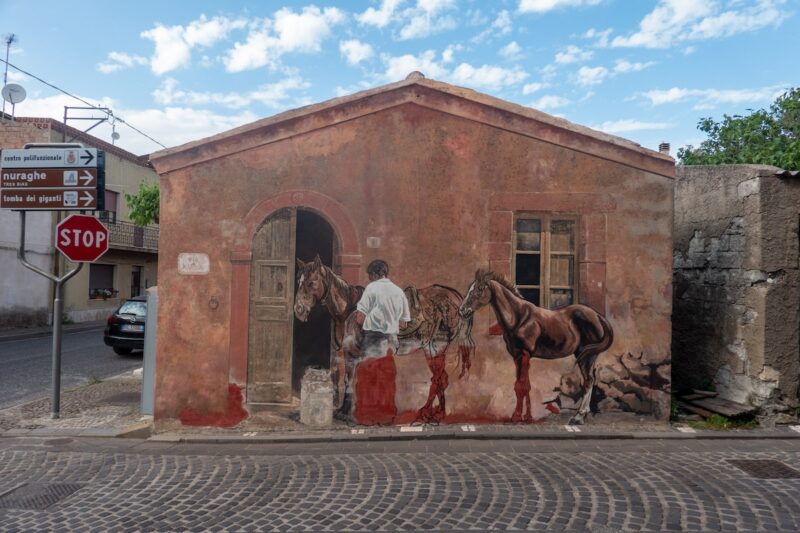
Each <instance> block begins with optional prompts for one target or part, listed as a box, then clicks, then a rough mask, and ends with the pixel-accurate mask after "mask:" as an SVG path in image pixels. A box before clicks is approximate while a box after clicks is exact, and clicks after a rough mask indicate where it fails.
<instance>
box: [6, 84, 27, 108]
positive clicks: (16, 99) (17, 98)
mask: <svg viewBox="0 0 800 533" xmlns="http://www.w3.org/2000/svg"><path fill="white" fill-rule="evenodd" d="M2 95H3V100H5V101H6V102H8V103H10V104H13V105H16V104H18V103H20V102H22V101H23V100H25V97H26V96H27V93H26V92H25V88H24V87H22V85H19V84H17V83H9V84H8V85H6V86H5V87H3V91H2Z"/></svg>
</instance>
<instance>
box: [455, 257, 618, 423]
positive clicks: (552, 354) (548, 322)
mask: <svg viewBox="0 0 800 533" xmlns="http://www.w3.org/2000/svg"><path fill="white" fill-rule="evenodd" d="M485 305H491V306H492V309H493V310H494V314H495V316H496V317H497V323H498V324H499V325H500V327H501V329H502V330H503V339H504V340H505V343H506V349H507V350H508V353H509V354H511V357H513V358H514V363H515V364H516V367H517V378H516V383H515V384H514V392H515V393H516V396H517V405H516V408H515V409H514V414H513V415H512V417H511V421H512V422H520V421H526V422H527V421H531V420H532V417H531V396H530V392H531V383H530V376H529V375H528V371H529V369H530V359H531V357H533V358H538V359H560V358H563V357H569V356H571V355H574V356H575V362H576V364H577V365H578V367H579V368H580V370H581V374H582V375H583V383H584V389H585V393H584V395H583V399H582V400H581V403H580V406H579V407H578V412H577V413H576V414H575V416H574V417H572V419H571V420H570V424H583V423H584V422H585V421H586V415H588V414H589V407H590V402H591V396H592V389H593V388H594V382H595V368H594V364H595V361H596V360H597V357H598V355H600V354H601V353H602V352H604V351H605V350H608V348H609V347H611V344H612V343H613V342H614V332H613V330H612V329H611V325H610V324H609V323H608V321H607V320H606V319H605V317H603V315H601V314H600V313H598V312H597V311H595V310H594V309H592V308H591V307H588V306H585V305H580V304H575V305H568V306H566V307H563V308H561V309H556V310H553V311H551V310H549V309H543V308H541V307H538V306H536V305H533V304H532V303H530V302H528V301H526V300H525V299H523V298H522V295H521V294H520V293H519V291H518V290H517V289H516V287H514V285H512V284H511V282H509V281H508V280H506V279H505V278H504V277H503V276H501V275H498V274H495V273H494V272H491V271H488V270H478V271H477V272H476V273H475V280H474V281H473V282H472V285H470V287H469V290H468V291H467V296H466V298H464V303H463V304H462V305H461V308H460V309H459V314H460V315H461V316H462V318H464V319H469V318H472V316H473V314H474V313H475V311H476V310H478V309H480V308H481V307H483V306H485ZM523 404H524V406H525V414H524V415H523V413H522V408H523Z"/></svg>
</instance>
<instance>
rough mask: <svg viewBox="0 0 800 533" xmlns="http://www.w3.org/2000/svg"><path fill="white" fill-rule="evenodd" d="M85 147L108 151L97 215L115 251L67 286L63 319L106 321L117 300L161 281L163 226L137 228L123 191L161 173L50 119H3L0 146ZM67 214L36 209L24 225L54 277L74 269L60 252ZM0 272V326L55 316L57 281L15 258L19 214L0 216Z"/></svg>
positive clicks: (30, 252) (33, 256)
mask: <svg viewBox="0 0 800 533" xmlns="http://www.w3.org/2000/svg"><path fill="white" fill-rule="evenodd" d="M63 141H70V142H80V143H82V144H83V145H84V146H89V147H94V148H97V149H100V150H104V151H105V153H106V194H105V204H106V208H105V210H104V211H98V212H96V215H97V216H98V217H100V219H101V220H102V221H103V222H104V224H105V225H106V226H107V227H108V229H109V232H110V241H109V244H110V249H109V251H108V253H106V254H105V255H104V256H103V257H102V258H101V259H100V260H99V261H97V263H94V264H90V265H87V267H85V268H84V269H83V270H82V271H81V272H80V273H79V274H78V275H77V276H76V277H74V278H72V279H71V280H70V281H69V282H68V283H67V284H66V285H65V286H64V317H62V320H66V321H72V322H84V321H91V320H100V319H103V318H105V317H107V316H108V315H109V314H110V313H111V312H112V311H113V310H114V309H116V307H117V306H118V305H119V302H120V301H121V300H122V299H124V298H128V297H130V296H132V295H133V296H135V295H140V294H144V290H145V289H146V288H147V287H149V286H152V285H155V284H156V277H157V264H158V227H157V226H151V227H147V228H140V227H136V226H135V225H134V224H133V223H132V222H131V221H130V218H129V217H128V207H127V204H126V202H125V199H124V194H125V193H129V194H135V193H136V192H138V189H139V184H140V183H156V182H157V179H158V178H157V175H156V174H155V172H154V170H153V168H152V167H151V166H150V164H149V163H148V161H147V158H146V157H144V158H142V157H138V156H136V155H134V154H132V153H130V152H127V151H125V150H122V149H121V148H119V147H117V146H114V145H112V144H110V143H106V142H104V141H102V140H101V139H98V138H96V137H94V136H92V135H89V134H86V133H83V132H81V131H80V130H77V129H75V128H72V127H69V126H64V124H62V123H61V122H58V121H56V120H53V119H49V118H33V117H17V118H16V120H13V121H12V120H10V117H3V118H0V149H3V148H22V147H24V146H25V144H27V143H58V142H63ZM67 215H68V213H66V212H57V211H54V212H30V213H28V215H27V223H26V255H27V257H28V259H29V260H30V261H31V262H32V263H34V264H36V265H37V266H39V267H40V268H43V269H44V270H47V271H48V272H52V273H54V274H57V275H60V274H63V273H64V272H66V271H68V270H71V269H72V268H74V266H75V265H72V264H70V263H68V261H66V259H64V258H63V257H62V256H61V254H59V253H58V252H57V251H56V249H55V242H54V239H55V226H56V225H57V224H58V222H59V221H60V220H62V219H63V218H65V217H66V216H67ZM0 217H2V218H0V221H2V224H0V268H2V272H3V275H2V279H0V284H2V287H3V289H4V290H3V293H2V299H0V327H19V326H29V325H41V324H45V323H48V321H49V320H50V314H51V313H52V299H53V293H52V291H53V288H52V283H51V282H50V281H48V280H46V279H44V278H43V277H41V276H39V275H37V274H35V273H33V272H31V271H30V270H28V269H26V268H25V267H23V266H22V265H21V264H20V262H19V260H18V259H17V249H18V248H19V230H20V228H19V214H18V213H16V212H13V211H10V210H2V211H0Z"/></svg>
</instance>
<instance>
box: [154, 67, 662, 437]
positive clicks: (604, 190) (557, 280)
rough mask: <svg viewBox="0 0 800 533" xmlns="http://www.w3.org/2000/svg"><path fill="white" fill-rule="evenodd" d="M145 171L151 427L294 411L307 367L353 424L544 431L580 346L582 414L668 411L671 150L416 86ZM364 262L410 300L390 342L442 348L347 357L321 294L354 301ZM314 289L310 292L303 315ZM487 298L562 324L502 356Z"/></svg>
mask: <svg viewBox="0 0 800 533" xmlns="http://www.w3.org/2000/svg"><path fill="white" fill-rule="evenodd" d="M151 162H152V163H153V165H154V166H155V168H156V170H157V171H158V173H159V175H160V178H161V179H160V183H161V191H162V204H161V221H162V225H161V240H160V250H159V253H160V264H159V287H160V291H159V295H160V304H159V313H158V316H159V323H158V328H159V334H158V349H157V353H158V355H157V368H158V370H157V373H156V409H155V410H156V413H155V414H156V420H157V422H158V421H166V420H174V419H180V420H181V421H182V422H183V423H196V424H212V425H231V424H233V423H236V422H237V421H238V420H241V418H242V417H245V416H247V412H248V411H249V410H252V409H255V408H258V409H262V408H266V409H270V408H285V407H287V406H288V407H292V406H295V405H296V401H297V391H298V389H299V383H300V378H301V376H302V374H303V371H304V369H305V367H306V366H309V365H316V366H322V367H326V368H330V369H331V370H332V373H333V376H334V378H333V379H334V384H335V387H336V389H337V391H338V393H339V394H338V395H337V397H338V398H339V401H340V402H344V401H345V400H346V399H347V396H348V393H352V394H353V395H355V405H354V406H353V410H352V411H351V414H352V415H353V417H354V418H355V419H356V421H358V422H360V423H404V422H412V421H414V420H420V419H422V420H423V421H429V420H432V419H433V420H436V421H444V422H459V421H472V422H497V421H504V420H509V419H512V420H515V421H516V420H522V421H524V420H530V419H541V418H544V417H547V416H551V415H554V414H556V413H560V412H561V411H565V412H569V413H574V412H575V410H576V409H577V407H578V405H579V404H580V402H581V401H582V398H583V397H584V396H585V393H586V390H587V383H586V375H585V374H583V373H582V370H581V368H582V366H581V365H582V364H583V363H581V364H576V358H575V357H573V356H572V355H571V354H572V353H573V352H575V353H579V352H580V353H584V352H582V351H581V350H583V349H584V348H586V349H587V350H588V351H592V350H594V352H597V353H594V355H593V356H592V361H591V362H592V364H591V365H590V367H591V368H590V369H591V372H590V375H591V376H592V379H594V382H595V386H594V392H593V393H592V394H590V396H591V397H590V400H591V406H592V409H593V410H594V411H595V412H601V413H602V412H610V411H626V412H632V413H646V414H650V415H652V416H654V417H656V418H657V419H660V420H666V418H667V417H668V414H669V382H670V333H671V323H670V314H671V301H672V298H671V266H672V202H673V197H672V187H673V179H674V161H673V160H672V159H671V158H670V157H668V156H665V155H663V154H660V153H658V152H655V151H651V150H647V149H644V148H642V147H640V146H639V145H636V144H634V143H631V142H629V141H626V140H623V139H620V138H617V137H613V136H609V135H605V134H602V133H600V132H596V131H593V130H590V129H588V128H584V127H581V126H578V125H575V124H572V123H569V122H567V121H565V120H562V119H559V118H555V117H551V116H549V115H546V114H544V113H540V112H537V111H535V110H532V109H530V108H525V107H522V106H518V105H514V104H511V103H508V102H504V101H502V100H498V99H496V98H492V97H489V96H486V95H482V94H480V93H476V92H473V91H471V90H467V89H462V88H458V87H454V86H452V85H448V84H445V83H440V82H436V81H433V80H428V79H425V78H424V77H422V76H421V75H419V74H418V73H414V74H412V75H410V76H409V78H408V79H406V80H405V81H402V82H398V83H395V84H391V85H387V86H383V87H379V88H376V89H372V90H369V91H365V92H361V93H357V94H355V95H351V96H347V97H342V98H337V99H334V100H331V101H327V102H323V103H321V104H317V105H312V106H308V107H304V108H301V109H297V110H294V111H289V112H286V113H283V114H280V115H277V116H275V117H272V118H268V119H264V120H261V121H258V122H255V123H253V124H250V125H247V126H243V127H241V128H237V129H234V130H231V131H229V132H225V133H222V134H219V135H217V136H214V137H211V138H208V139H203V140H200V141H197V142H193V143H190V144H187V145H184V146H181V147H178V148H174V149H170V150H166V151H162V152H158V153H156V154H153V155H152V156H151ZM378 258H380V259H383V260H385V261H387V262H388V264H389V266H390V274H389V277H390V278H391V279H392V280H393V281H394V282H395V283H396V284H397V285H399V286H400V287H403V288H406V290H405V293H406V295H407V297H408V300H409V302H410V305H411V309H412V326H409V328H410V329H411V331H412V333H407V334H406V337H405V338H407V339H408V338H412V337H414V335H417V337H416V340H417V341H419V340H420V337H425V335H424V334H423V333H420V332H423V331H426V330H425V328H426V327H431V328H432V331H433V332H434V334H435V335H436V338H437V339H438V340H439V341H442V339H444V341H443V343H442V344H438V345H437V346H436V347H433V348H431V347H430V346H429V345H426V344H425V342H424V339H423V341H422V342H418V343H417V344H416V345H413V343H412V346H411V349H407V346H406V345H405V344H404V342H403V338H404V337H403V332H401V342H400V343H399V348H397V354H396V355H388V356H387V357H388V359H380V358H379V359H378V360H374V361H373V360H370V359H369V357H367V358H365V359H360V358H358V357H352V358H350V357H349V355H348V354H349V353H350V352H347V350H348V349H349V348H347V344H348V343H347V341H348V339H350V338H351V337H349V336H348V332H349V331H350V330H348V329H347V327H348V326H347V325H346V324H345V326H344V328H345V330H344V333H341V332H339V330H338V327H339V324H338V321H337V319H336V317H335V314H336V313H338V311H336V306H337V304H336V298H337V296H336V295H337V294H347V290H351V291H356V293H357V287H358V286H364V285H366V284H367V283H368V279H367V274H366V271H365V269H366V267H367V265H368V264H369V263H370V262H371V261H372V260H374V259H378ZM322 267H325V268H322ZM477 269H482V270H481V271H480V272H478V273H477V274H476V270H477ZM487 270H488V271H491V272H492V274H487V272H486V271H487ZM329 271H330V272H332V273H333V274H335V278H336V279H337V280H338V281H336V282H331V283H328V284H326V280H331V279H334V276H333V275H332V274H331V273H330V272H329ZM320 273H321V274H320ZM318 275H321V276H322V278H317V277H316V276H318ZM312 278H314V279H315V280H316V279H319V281H320V283H321V284H322V286H324V287H326V288H325V289H324V290H320V292H319V298H318V299H313V298H312V299H311V302H312V303H315V302H316V303H317V305H316V306H314V307H313V309H312V310H311V313H309V314H308V316H304V314H305V312H306V310H304V304H303V303H302V302H301V301H300V299H299V298H298V294H299V293H301V291H302V290H305V289H302V287H305V285H306V284H309V283H311V282H310V281H309V280H311V279H312ZM504 280H507V282H506V281H504ZM311 285H313V283H311ZM489 289H491V290H493V291H497V292H498V293H500V292H503V293H504V294H506V295H514V296H513V297H512V296H508V297H507V300H508V301H510V302H512V303H513V305H514V306H516V307H518V308H519V309H528V310H530V309H532V308H530V307H526V305H527V304H522V303H520V302H521V301H522V300H523V299H524V300H527V301H528V302H532V303H535V304H536V305H537V306H539V307H540V308H545V309H548V308H549V309H562V310H564V312H563V313H560V314H557V318H553V319H552V320H551V322H548V320H550V319H551V318H552V317H551V316H550V315H546V313H544V315H546V317H549V318H546V320H545V319H543V320H542V321H539V322H537V325H536V326H533V325H532V326H531V327H532V328H533V329H536V328H539V330H537V331H539V333H537V334H536V335H538V339H539V340H538V341H534V344H535V346H531V347H529V349H528V350H527V351H526V350H516V349H514V348H513V346H509V345H508V344H507V343H506V342H504V334H505V333H508V329H509V328H511V329H514V326H513V325H510V326H509V324H508V321H506V320H503V317H502V314H503V313H505V311H504V310H502V309H501V310H499V311H495V309H497V308H496V306H495V305H494V300H493V301H492V303H490V304H489V305H486V306H485V307H480V303H481V302H479V301H478V299H476V297H475V295H476V294H478V293H479V292H480V293H481V294H484V293H485V290H489ZM309 290H314V289H313V287H312V288H311V289H309ZM481 291H484V292H481ZM506 291H507V292H506ZM350 294H351V297H352V294H353V293H352V292H351V293H350ZM343 298H345V299H346V298H347V297H346V296H344V297H343ZM320 301H322V302H324V303H325V304H326V305H327V310H326V308H322V307H320V305H319V302H320ZM484 303H485V302H484ZM473 304H474V305H473ZM569 304H582V305H585V306H587V307H580V308H570V307H565V306H568V305H569ZM468 307H469V309H468V310H467V308H468ZM576 309H577V311H576ZM331 310H333V311H331ZM459 311H460V312H459ZM473 311H474V313H473ZM315 313H316V316H315ZM537 313H538V311H537ZM531 316H532V315H531ZM536 316H537V317H538V315H536ZM553 316H555V315H553ZM298 317H299V318H298ZM301 319H302V320H301ZM588 321H591V322H592V325H588V323H589V322H588ZM602 321H605V323H606V325H607V327H605V326H601V322H602ZM545 322H547V323H545ZM556 322H560V323H561V324H563V325H564V327H563V329H562V328H561V326H560V325H559V324H556ZM612 329H613V343H612V338H611V336H610V333H611V330H612ZM331 330H333V331H331ZM540 330H541V331H540ZM603 331H605V333H603ZM584 333H585V335H584ZM516 334H519V335H521V336H523V337H524V336H526V335H527V333H524V334H523V333H521V332H520V331H516ZM574 335H578V337H576V339H577V341H576V342H577V344H575V345H571V347H568V348H564V346H565V344H568V339H571V338H572V336H574ZM581 335H583V336H581ZM528 338H530V336H528ZM340 340H343V341H344V342H343V343H342V342H340ZM412 340H413V339H412ZM448 342H450V344H449V345H448V344H447V343H448ZM556 345H558V348H556ZM340 346H343V347H340ZM443 346H444V347H445V348H446V350H447V351H446V352H444V355H442V354H441V353H439V352H438V350H439V349H440V348H441V347H443ZM548 346H549V348H548ZM563 349H566V350H567V351H568V352H569V350H570V349H571V350H572V352H569V353H568V354H567V355H568V356H564V357H561V356H558V355H554V354H555V353H556V352H558V351H559V350H561V351H563ZM511 350H513V351H515V352H516V353H514V354H512V353H511ZM588 351H587V353H588ZM393 353H394V352H393ZM343 358H344V361H343V360H342V359H343ZM579 359H580V358H579ZM353 367H355V368H353ZM588 368H589V367H587V369H588ZM348 371H349V372H350V373H349V374H348ZM342 398H344V399H342ZM351 399H352V398H351ZM521 405H522V406H524V410H522V411H521V410H520V406H521ZM518 411H520V412H518Z"/></svg>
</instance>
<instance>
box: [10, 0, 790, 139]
mask: <svg viewBox="0 0 800 533" xmlns="http://www.w3.org/2000/svg"><path fill="white" fill-rule="evenodd" d="M798 11H800V0H652V1H651V0H496V1H493V2H490V1H479V0H371V1H370V0H365V1H348V2H343V1H338V2H335V1H330V2H311V1H309V2H292V1H282V2H267V1H264V2H235V1H227V2H210V1H194V2H150V1H146V0H141V1H136V2H55V1H41V0H40V1H37V2H31V1H30V0H0V35H7V34H10V33H15V34H16V35H17V36H18V39H19V40H18V42H17V43H16V44H15V45H14V48H12V51H11V56H10V59H9V61H10V62H11V63H12V64H14V65H17V66H19V67H20V68H22V69H24V70H27V71H29V72H30V73H32V74H34V75H36V76H39V77H41V78H43V79H45V80H47V81H49V82H51V83H53V84H55V85H57V86H59V87H61V88H63V89H65V90H67V91H69V92H71V93H73V94H76V95H79V96H81V97H82V98H85V99H87V100H89V101H91V102H94V103H97V104H100V105H105V106H107V107H111V108H112V109H113V110H114V112H115V114H116V115H118V116H120V117H122V118H123V119H125V120H126V121H128V122H130V123H131V124H132V125H134V126H136V127H137V128H139V129H141V130H142V131H144V132H146V133H148V134H149V135H150V136H152V137H153V138H155V139H156V140H158V141H159V142H161V143H163V144H164V145H166V146H168V147H169V146H176V145H179V144H182V143H184V142H188V141H191V140H195V139H198V138H201V137H205V136H208V135H211V134H214V133H217V132H220V131H224V130H226V129H230V128H233V127H235V126H238V125H241V124H244V123H248V122H251V121H254V120H257V119H259V118H263V117H266V116H270V115H273V114H275V113H278V112H280V111H284V110H286V109H291V108H294V107H298V106H301V105H306V104H309V103H313V102H319V101H322V100H327V99H329V98H333V97H335V96H339V95H343V94H349V93H352V92H355V91H358V90H362V89H365V88H369V87H375V86H378V85H382V84H385V83H389V82H393V81H397V80H400V79H403V78H404V77H405V76H406V74H408V73H409V72H410V71H412V70H420V71H422V72H423V73H424V74H425V75H426V76H427V77H429V78H434V79H438V80H442V81H446V82H449V83H453V84H456V85H461V86H466V87H470V88H473V89H476V90H478V91H481V92H485V93H488V94H491V95H493V96H497V97H499V98H503V99H506V100H509V101H512V102H515V103H518V104H522V105H525V106H531V107H534V108H537V109H539V110H541V111H544V112H547V113H551V114H554V115H558V116H562V117H564V118H566V119H568V120H571V121H573V122H576V123H579V124H582V125H585V126H589V127H592V128H595V129H599V130H603V131H607V132H609V133H613V134H615V135H619V136H621V137H625V138H628V139H631V140H633V141H635V142H638V143H640V144H642V145H643V146H646V147H649V148H654V149H655V148H656V147H657V146H658V143H659V142H661V141H668V142H670V143H672V146H673V150H675V149H677V147H679V146H683V145H685V144H688V143H694V144H697V143H698V142H699V141H700V140H702V139H703V135H702V134H701V133H700V132H698V131H697V129H696V124H697V121H698V119H699V118H701V117H704V116H713V117H716V118H720V117H721V116H722V115H723V114H741V113H745V112H746V110H747V109H753V108H760V107H765V106H768V105H769V103H770V102H771V101H773V100H774V98H775V97H776V96H777V95H778V94H781V93H782V92H784V91H785V90H786V89H788V88H789V87H794V86H798V85H800V79H798V78H799V77H800V53H798V52H800V46H799V45H798V44H797V28H798ZM12 81H13V82H15V83H19V84H21V85H23V86H24V87H25V88H26V90H27V92H28V99H27V100H26V101H25V102H22V103H20V104H19V105H18V106H17V114H18V115H25V116H31V115H32V116H52V117H55V118H60V117H61V116H62V115H63V106H65V105H81V104H79V103H77V102H75V101H74V100H70V99H69V98H68V97H66V96H64V95H61V94H59V93H58V92H56V91H54V90H53V89H51V88H49V87H47V86H45V85H43V84H41V83H39V82H38V81H36V80H34V79H31V78H30V77H27V76H24V75H22V74H20V73H19V72H17V71H15V70H14V69H13V68H12V69H10V71H9V82H12ZM74 125H76V126H82V125H84V124H82V123H80V122H75V123H74ZM117 131H118V132H119V133H120V135H121V137H120V139H119V141H118V144H119V145H120V146H122V147H123V148H126V149H128V150H131V151H133V152H135V153H137V154H143V153H148V152H152V151H155V150H158V149H159V146H158V145H156V144H154V143H152V142H151V141H149V140H148V139H146V138H144V137H142V136H141V135H139V134H137V133H135V132H133V131H131V130H129V129H128V128H126V127H125V126H124V125H121V124H120V125H118V126H117ZM93 133H96V135H98V136H99V137H101V138H104V139H106V140H110V135H111V128H110V126H108V125H103V126H101V127H98V128H96V129H95V130H93ZM673 153H674V151H673Z"/></svg>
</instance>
